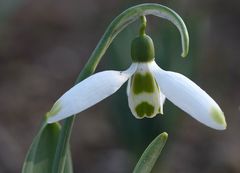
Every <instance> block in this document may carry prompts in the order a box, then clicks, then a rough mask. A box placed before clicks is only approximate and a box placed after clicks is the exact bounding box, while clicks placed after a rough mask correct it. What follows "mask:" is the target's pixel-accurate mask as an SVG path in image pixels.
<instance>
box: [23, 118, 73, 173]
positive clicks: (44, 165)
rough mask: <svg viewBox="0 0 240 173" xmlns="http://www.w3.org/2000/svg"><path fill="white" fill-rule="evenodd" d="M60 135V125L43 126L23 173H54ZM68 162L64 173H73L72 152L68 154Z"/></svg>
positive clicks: (25, 163)
mask: <svg viewBox="0 0 240 173" xmlns="http://www.w3.org/2000/svg"><path fill="white" fill-rule="evenodd" d="M59 134H60V125H59V124H58V123H53V124H49V125H47V124H45V123H44V124H43V125H42V128H41V129H40V131H39V133H38V134H37V136H36V137H35V138H34V140H33V143H32V145H31V147H30V149H29V151H28V154H27V156H26V159H25V162H24V165H23V169H22V173H43V172H44V173H52V165H53V159H54V156H55V154H56V153H55V151H56V146H57V142H58V138H59ZM67 155H68V159H67V160H68V161H67V162H66V164H65V165H64V167H65V170H64V173H72V161H71V158H70V150H69V149H68V152H67Z"/></svg>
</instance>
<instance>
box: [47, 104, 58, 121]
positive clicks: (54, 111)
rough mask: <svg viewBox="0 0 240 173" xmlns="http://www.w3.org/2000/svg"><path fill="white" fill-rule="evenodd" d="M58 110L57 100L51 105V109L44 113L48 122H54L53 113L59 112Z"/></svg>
mask: <svg viewBox="0 0 240 173" xmlns="http://www.w3.org/2000/svg"><path fill="white" fill-rule="evenodd" d="M60 110H61V106H60V102H59V101H57V102H56V103H55V104H54V105H53V107H52V109H51V110H50V111H49V112H47V114H46V116H47V123H49V124H50V123H54V122H56V121H55V120H54V119H55V115H57V114H58V113H59V112H60Z"/></svg>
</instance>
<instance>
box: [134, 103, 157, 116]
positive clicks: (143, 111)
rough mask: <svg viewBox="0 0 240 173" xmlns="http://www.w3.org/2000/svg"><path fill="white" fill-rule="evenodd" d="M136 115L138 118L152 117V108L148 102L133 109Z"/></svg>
mask: <svg viewBox="0 0 240 173" xmlns="http://www.w3.org/2000/svg"><path fill="white" fill-rule="evenodd" d="M135 110H136V113H137V115H138V116H139V117H143V116H144V115H146V116H149V117H150V116H152V115H153V113H154V106H152V105H151V104H149V103H148V102H142V103H140V104H139V105H137V107H136V108H135Z"/></svg>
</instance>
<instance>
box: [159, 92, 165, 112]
mask: <svg viewBox="0 0 240 173" xmlns="http://www.w3.org/2000/svg"><path fill="white" fill-rule="evenodd" d="M159 97H160V113H161V114H163V105H164V102H165V100H166V96H165V95H164V94H163V93H162V92H161V89H160V94H159Z"/></svg>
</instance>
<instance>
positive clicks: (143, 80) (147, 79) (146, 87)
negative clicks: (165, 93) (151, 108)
mask: <svg viewBox="0 0 240 173" xmlns="http://www.w3.org/2000/svg"><path fill="white" fill-rule="evenodd" d="M132 79H133V80H132V81H133V85H132V87H133V92H134V94H140V93H142V92H144V91H145V92H148V93H153V92H154V89H155V87H154V85H155V80H154V78H153V76H152V74H151V73H148V72H147V73H145V74H140V73H136V74H134V76H133V78H132Z"/></svg>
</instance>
